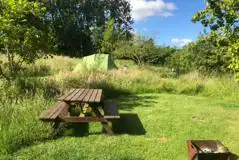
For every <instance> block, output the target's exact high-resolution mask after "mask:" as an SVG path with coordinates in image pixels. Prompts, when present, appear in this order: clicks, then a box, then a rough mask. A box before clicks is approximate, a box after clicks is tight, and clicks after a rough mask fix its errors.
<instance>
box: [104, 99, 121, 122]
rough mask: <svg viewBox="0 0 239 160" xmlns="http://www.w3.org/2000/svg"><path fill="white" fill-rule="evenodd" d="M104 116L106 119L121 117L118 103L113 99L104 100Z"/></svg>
mask: <svg viewBox="0 0 239 160" xmlns="http://www.w3.org/2000/svg"><path fill="white" fill-rule="evenodd" d="M103 110H104V118H105V119H108V120H110V119H112V120H113V119H120V116H119V112H118V107H117V103H116V102H114V101H112V100H106V101H104V106H103Z"/></svg>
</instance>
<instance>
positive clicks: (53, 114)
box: [49, 102, 69, 119]
mask: <svg viewBox="0 0 239 160" xmlns="http://www.w3.org/2000/svg"><path fill="white" fill-rule="evenodd" d="M68 107H69V105H68V104H67V103H65V102H60V104H59V105H58V106H56V107H55V108H56V109H55V110H54V112H51V113H50V114H49V118H50V119H56V118H57V117H58V116H59V114H60V113H61V112H62V111H63V110H64V109H65V108H67V109H68Z"/></svg>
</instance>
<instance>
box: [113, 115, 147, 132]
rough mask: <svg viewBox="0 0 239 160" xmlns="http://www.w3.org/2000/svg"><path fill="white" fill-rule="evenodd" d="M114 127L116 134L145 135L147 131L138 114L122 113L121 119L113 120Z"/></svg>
mask: <svg viewBox="0 0 239 160" xmlns="http://www.w3.org/2000/svg"><path fill="white" fill-rule="evenodd" d="M112 129H113V132H114V133H115V134H129V135H144V134H145V133H146V131H145V129H144V126H143V124H142V122H141V121H140V119H139V117H138V115H137V114H133V113H124V114H120V119H119V120H114V121H112Z"/></svg>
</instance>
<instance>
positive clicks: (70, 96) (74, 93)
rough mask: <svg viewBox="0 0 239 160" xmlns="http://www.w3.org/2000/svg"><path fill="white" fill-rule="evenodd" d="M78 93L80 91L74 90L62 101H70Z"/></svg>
mask: <svg viewBox="0 0 239 160" xmlns="http://www.w3.org/2000/svg"><path fill="white" fill-rule="evenodd" d="M79 91H80V89H75V90H74V91H73V92H72V93H71V94H69V95H68V96H67V97H66V98H65V99H64V101H70V100H71V98H72V97H74V96H75V95H76V94H77V93H78V92H79Z"/></svg>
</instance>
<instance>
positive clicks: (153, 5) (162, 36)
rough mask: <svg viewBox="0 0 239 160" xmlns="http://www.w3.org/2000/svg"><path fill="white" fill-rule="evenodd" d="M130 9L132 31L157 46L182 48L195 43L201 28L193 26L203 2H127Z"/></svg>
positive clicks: (155, 0) (199, 0)
mask: <svg viewBox="0 0 239 160" xmlns="http://www.w3.org/2000/svg"><path fill="white" fill-rule="evenodd" d="M128 1H129V2H130V3H131V6H132V16H133V18H134V21H135V23H134V31H135V32H137V33H138V34H140V35H143V36H146V37H152V38H153V39H154V40H155V42H156V43H157V44H160V45H172V46H174V45H175V46H178V47H182V46H183V45H185V44H187V43H189V42H191V41H193V40H195V39H196V38H197V37H198V35H199V33H200V32H203V27H202V25H201V24H200V23H196V24H194V23H192V22H191V18H192V16H193V15H194V13H195V12H197V11H199V10H201V9H203V8H205V6H206V4H205V0H128Z"/></svg>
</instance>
